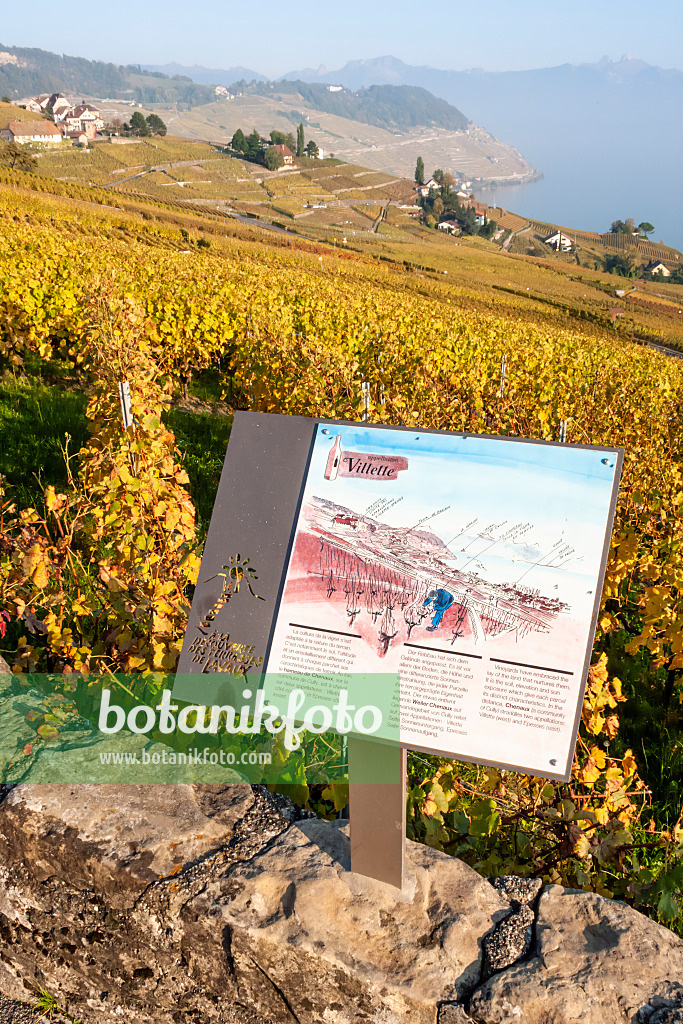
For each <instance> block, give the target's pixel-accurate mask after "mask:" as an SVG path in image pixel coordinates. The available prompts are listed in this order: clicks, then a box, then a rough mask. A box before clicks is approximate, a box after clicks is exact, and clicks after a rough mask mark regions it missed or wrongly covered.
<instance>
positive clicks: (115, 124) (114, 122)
mask: <svg viewBox="0 0 683 1024" xmlns="http://www.w3.org/2000/svg"><path fill="white" fill-rule="evenodd" d="M109 127H110V129H111V130H112V132H113V133H114V134H115V135H120V134H121V132H122V131H123V121H122V120H121V118H120V117H112V119H111V121H110V123H109Z"/></svg>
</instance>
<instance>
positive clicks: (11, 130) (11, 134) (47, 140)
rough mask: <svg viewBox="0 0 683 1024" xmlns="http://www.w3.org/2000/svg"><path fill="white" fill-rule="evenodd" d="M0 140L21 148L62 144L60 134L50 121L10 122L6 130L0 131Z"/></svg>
mask: <svg viewBox="0 0 683 1024" xmlns="http://www.w3.org/2000/svg"><path fill="white" fill-rule="evenodd" d="M0 138H2V139H4V141H5V142H17V143H19V145H22V146H55V145H57V146H60V145H61V144H62V133H61V132H60V130H59V128H57V127H56V125H54V124H53V123H52V121H10V123H9V125H8V126H7V128H3V129H2V130H0Z"/></svg>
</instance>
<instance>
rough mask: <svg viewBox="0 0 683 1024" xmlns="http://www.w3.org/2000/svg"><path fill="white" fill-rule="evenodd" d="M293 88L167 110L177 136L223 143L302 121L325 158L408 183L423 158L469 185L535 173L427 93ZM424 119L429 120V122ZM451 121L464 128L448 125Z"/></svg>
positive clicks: (271, 86) (268, 88) (269, 87)
mask: <svg viewBox="0 0 683 1024" xmlns="http://www.w3.org/2000/svg"><path fill="white" fill-rule="evenodd" d="M294 84H295V85H296V89H294V90H293V88H292V84H287V83H267V84H257V85H253V86H249V87H247V88H246V89H245V90H244V91H243V92H241V91H240V93H238V94H236V95H235V96H234V98H232V99H229V100H228V99H217V100H215V101H214V102H213V103H210V104H207V105H205V106H201V107H195V108H193V109H192V110H189V111H185V112H182V113H180V114H177V115H176V113H175V111H173V110H169V111H168V115H167V116H168V118H169V120H168V123H169V125H170V126H171V127H172V130H173V131H174V132H176V133H177V134H180V135H185V136H187V137H188V138H195V139H208V140H210V141H212V142H219V143H222V144H223V145H225V144H226V143H227V142H229V141H230V139H231V138H232V135H233V134H234V132H235V131H236V130H237V129H238V128H242V129H243V130H244V131H249V130H250V129H251V128H256V129H257V130H258V131H259V132H260V133H261V134H262V135H268V133H269V132H270V131H271V130H272V129H273V128H275V129H277V130H279V131H283V132H292V131H296V126H297V125H298V124H299V123H300V122H303V124H304V128H305V129H306V136H307V138H308V137H309V136H310V137H311V138H312V139H313V140H314V141H315V142H316V144H317V145H318V146H319V147H321V148H322V149H323V150H324V152H325V154H326V155H328V154H330V153H333V154H334V155H335V156H337V157H341V158H342V159H343V160H346V161H349V162H352V163H359V164H363V165H364V166H365V167H371V168H374V169H376V170H378V171H383V172H385V173H386V172H391V173H394V174H396V175H400V176H401V177H405V178H412V177H413V175H414V172H415V162H416V159H417V156H418V155H420V156H422V157H423V159H424V162H425V166H426V167H427V168H430V169H431V168H433V167H443V168H444V169H446V170H450V171H452V172H453V173H455V174H457V175H458V176H459V177H460V178H462V179H465V180H472V179H475V178H476V179H482V180H485V181H489V182H503V181H511V182H512V181H516V182H519V181H524V180H529V179H530V178H532V177H533V176H534V175H535V171H534V168H533V167H532V166H531V164H529V163H528V162H527V161H526V160H525V158H524V157H523V156H522V154H521V153H520V152H519V151H518V150H517V149H514V148H513V147H511V146H507V145H505V144H504V143H502V142H500V141H499V140H498V139H496V138H495V137H494V136H492V135H491V134H490V133H489V132H486V131H485V130H484V129H482V128H479V127H477V126H476V125H474V124H472V123H470V122H468V121H467V118H466V117H465V116H464V115H463V114H461V112H460V111H459V110H457V109H456V108H453V107H450V106H448V105H445V106H442V105H441V104H440V103H439V101H436V100H432V99H430V98H429V94H427V93H423V91H422V90H414V91H411V90H406V91H403V90H402V89H399V88H395V89H394V88H392V89H391V90H389V89H387V88H384V89H378V90H374V89H372V90H371V89H368V90H365V91H363V92H361V93H359V94H351V93H348V92H347V93H342V92H338V93H330V92H328V91H327V90H326V89H325V88H324V87H318V89H317V90H316V91H311V90H310V87H306V86H305V84H303V83H302V85H301V86H299V84H298V83H294ZM299 88H301V90H302V91H299ZM318 90H320V91H318ZM318 103H320V104H321V105H320V106H318V105H317V104H318ZM160 112H161V115H162V117H163V116H164V112H163V111H160ZM430 112H431V114H432V115H436V120H435V119H434V117H433V116H432V117H430ZM347 115H353V116H347ZM423 118H425V119H426V118H430V119H429V121H427V123H424V121H423ZM439 122H440V123H439ZM448 124H450V125H453V126H455V125H464V127H460V128H453V127H445V125H448Z"/></svg>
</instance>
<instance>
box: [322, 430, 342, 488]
mask: <svg viewBox="0 0 683 1024" xmlns="http://www.w3.org/2000/svg"><path fill="white" fill-rule="evenodd" d="M341 457H342V447H341V434H337V437H336V440H335V442H334V444H333V445H332V450H331V452H330V454H329V455H328V456H327V466H326V467H325V479H326V480H336V479H337V473H338V472H339V463H340V462H341Z"/></svg>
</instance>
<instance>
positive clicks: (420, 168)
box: [415, 156, 425, 185]
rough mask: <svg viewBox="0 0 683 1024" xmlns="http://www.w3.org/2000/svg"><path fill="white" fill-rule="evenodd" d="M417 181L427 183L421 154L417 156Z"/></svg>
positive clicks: (419, 183)
mask: <svg viewBox="0 0 683 1024" xmlns="http://www.w3.org/2000/svg"><path fill="white" fill-rule="evenodd" d="M415 181H416V183H417V184H418V185H424V183H425V165H424V160H423V159H422V157H421V156H419V157H418V158H417V163H416V164H415Z"/></svg>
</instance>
